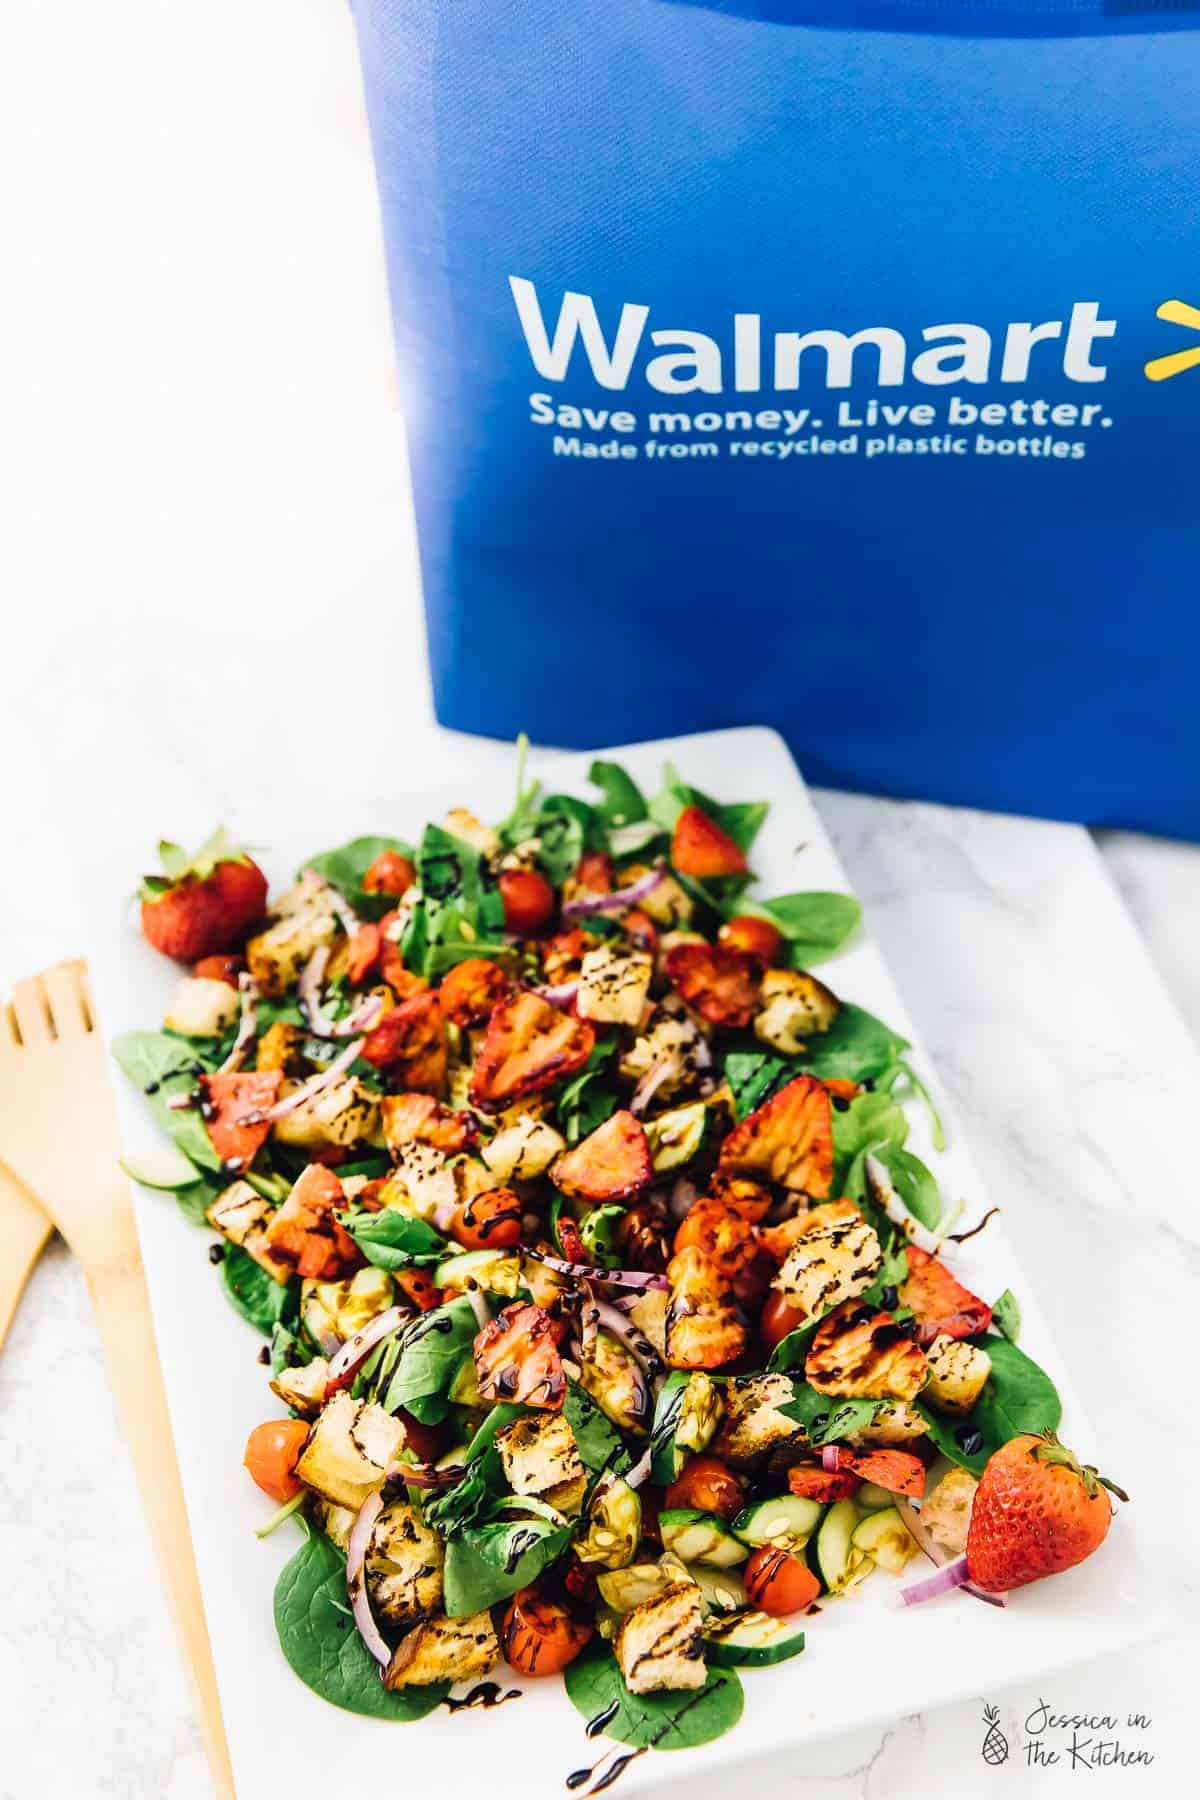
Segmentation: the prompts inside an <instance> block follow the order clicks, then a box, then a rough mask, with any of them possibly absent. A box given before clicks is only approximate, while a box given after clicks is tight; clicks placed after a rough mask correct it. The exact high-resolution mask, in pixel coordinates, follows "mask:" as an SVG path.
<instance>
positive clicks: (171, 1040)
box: [112, 1031, 221, 1170]
mask: <svg viewBox="0 0 1200 1800" xmlns="http://www.w3.org/2000/svg"><path fill="white" fill-rule="evenodd" d="M112 1053H113V1056H114V1057H115V1058H116V1061H117V1064H118V1066H119V1067H120V1069H121V1071H122V1073H123V1074H125V1075H127V1076H128V1078H129V1080H130V1081H132V1082H133V1084H134V1086H135V1087H138V1088H140V1089H141V1090H142V1093H143V1094H144V1095H145V1097H146V1099H147V1100H148V1101H149V1103H150V1110H151V1111H152V1112H153V1114H154V1117H155V1119H156V1120H157V1121H158V1123H159V1125H161V1126H162V1128H163V1130H164V1131H165V1132H167V1133H168V1134H169V1136H170V1138H171V1141H172V1142H173V1143H174V1144H175V1145H176V1146H177V1148H178V1149H180V1150H182V1151H183V1154H184V1155H185V1156H186V1157H188V1158H190V1160H191V1161H192V1162H194V1163H196V1164H198V1165H199V1167H200V1168H201V1169H213V1170H219V1169H220V1167H221V1159H220V1157H219V1156H218V1155H217V1153H216V1151H215V1150H214V1149H213V1147H212V1140H211V1139H210V1137H209V1135H208V1127H207V1126H206V1125H205V1123H204V1120H203V1119H202V1118H201V1116H200V1112H199V1109H198V1108H191V1109H189V1110H188V1111H186V1112H175V1111H172V1109H171V1108H170V1107H169V1106H168V1105H167V1101H168V1100H170V1099H177V1098H178V1097H179V1096H180V1095H181V1094H187V1093H190V1092H191V1090H192V1089H193V1088H194V1087H195V1085H196V1075H197V1061H198V1060H200V1061H201V1062H204V1063H205V1066H208V1061H209V1060H211V1051H209V1052H208V1056H207V1058H206V1056H205V1054H204V1053H203V1052H202V1053H201V1054H200V1057H199V1059H198V1056H197V1044H196V1040H192V1041H191V1042H189V1041H188V1040H187V1039H185V1038H179V1037H173V1036H172V1035H171V1034H170V1033H169V1032H165V1031H124V1032H122V1033H121V1035H120V1037H118V1038H115V1039H114V1040H113V1046H112Z"/></svg>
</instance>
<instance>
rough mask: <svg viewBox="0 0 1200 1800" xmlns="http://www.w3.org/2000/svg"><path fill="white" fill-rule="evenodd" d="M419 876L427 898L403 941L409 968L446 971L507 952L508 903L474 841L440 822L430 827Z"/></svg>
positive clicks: (419, 859)
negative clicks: (467, 960) (469, 960)
mask: <svg viewBox="0 0 1200 1800" xmlns="http://www.w3.org/2000/svg"><path fill="white" fill-rule="evenodd" d="M417 880H418V882H419V884H420V889H421V898H420V900H419V901H418V902H417V904H416V906H415V907H414V908H413V910H412V913H411V915H410V916H409V920H408V924H407V926H406V927H405V930H404V936H403V938H402V939H401V943H400V949H401V952H402V954H403V957H404V961H405V964H406V966H407V967H408V968H410V969H412V970H414V971H415V972H416V973H417V974H420V975H425V976H436V975H444V974H445V972H446V970H447V969H449V968H452V967H453V965H454V964H455V963H456V962H462V961H463V960H464V958H466V957H470V956H498V955H499V954H500V953H501V952H502V951H503V950H504V948H505V944H504V940H503V937H502V936H501V933H502V932H503V929H504V902H503V901H502V900H501V898H500V893H499V890H498V889H497V888H496V887H494V886H492V885H491V884H490V883H489V882H488V880H487V879H486V872H485V869H484V865H483V858H482V857H481V856H480V854H479V852H478V851H477V850H476V849H475V848H474V847H473V846H472V845H471V844H468V843H467V842H466V841H465V840H464V839H463V838H457V837H455V836H454V834H453V833H452V832H449V831H444V830H443V829H442V827H441V826H440V825H427V826H426V827H425V830H424V832H423V833H422V836H421V843H420V848H419V849H418V851H417Z"/></svg>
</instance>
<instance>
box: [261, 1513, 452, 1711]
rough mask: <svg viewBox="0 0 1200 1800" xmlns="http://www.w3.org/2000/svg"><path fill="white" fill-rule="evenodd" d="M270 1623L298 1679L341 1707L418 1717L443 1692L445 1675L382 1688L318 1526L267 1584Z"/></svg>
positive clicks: (341, 1567) (338, 1563)
mask: <svg viewBox="0 0 1200 1800" xmlns="http://www.w3.org/2000/svg"><path fill="white" fill-rule="evenodd" d="M275 1629H276V1631H277V1632H278V1634H279V1647H280V1649H281V1650H282V1651H283V1654H284V1655H285V1656H286V1658H287V1660H288V1662H289V1663H290V1664H291V1666H292V1668H293V1669H294V1671H295V1673H296V1674H297V1675H298V1676H299V1677H300V1679H301V1681H302V1682H303V1683H304V1685H305V1686H306V1687H310V1688H311V1689H312V1691H313V1693H314V1694H319V1695H320V1696H321V1698H322V1700H328V1701H329V1702H330V1704H331V1705H332V1706H340V1707H342V1709H343V1710H344V1711H345V1712H353V1713H364V1714H366V1715H367V1717H369V1718H373V1719H399V1720H405V1719H423V1718H424V1717H425V1715H426V1714H427V1713H431V1712H432V1711H433V1709H434V1707H435V1706H438V1705H439V1704H440V1703H441V1701H442V1700H443V1699H444V1698H445V1696H446V1695H447V1694H448V1693H449V1692H450V1683H449V1682H448V1681H442V1682H435V1683H433V1684H431V1685H430V1686H429V1687H417V1688H401V1689H399V1691H398V1692H396V1693H394V1694H392V1693H389V1692H388V1690H387V1689H386V1688H385V1687H384V1685H383V1683H382V1681H381V1680H380V1678H379V1667H378V1665H377V1663H376V1662H375V1659H374V1657H373V1656H372V1655H371V1653H370V1651H369V1650H368V1649H367V1647H366V1645H365V1644H364V1643H363V1641H362V1639H361V1638H360V1637H359V1635H358V1632H357V1630H356V1629H355V1625H354V1620H353V1618H352V1617H351V1614H350V1608H349V1604H348V1602H347V1599H346V1559H345V1558H344V1556H343V1555H342V1553H341V1551H340V1550H338V1549H337V1548H336V1546H335V1545H333V1544H331V1543H330V1541H329V1539H328V1538H326V1537H322V1536H320V1534H319V1533H316V1532H314V1533H313V1535H312V1536H311V1537H309V1538H308V1539H306V1541H305V1542H304V1543H303V1544H301V1546H300V1548H299V1550H297V1552H296V1554H295V1556H293V1557H292V1559H291V1561H290V1562H289V1563H288V1564H287V1565H286V1566H285V1567H284V1569H283V1570H282V1572H281V1574H280V1576H279V1580H278V1581H277V1582H276V1584H275Z"/></svg>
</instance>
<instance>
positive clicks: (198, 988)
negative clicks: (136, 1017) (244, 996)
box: [163, 975, 241, 1037]
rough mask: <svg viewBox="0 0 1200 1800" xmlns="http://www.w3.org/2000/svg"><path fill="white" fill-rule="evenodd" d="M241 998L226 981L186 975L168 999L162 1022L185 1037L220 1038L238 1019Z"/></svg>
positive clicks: (170, 1029) (168, 1028)
mask: <svg viewBox="0 0 1200 1800" xmlns="http://www.w3.org/2000/svg"><path fill="white" fill-rule="evenodd" d="M240 1010H241V1001H240V999H239V997H238V991H237V989H236V988H232V987H230V985H229V983H228V982H227V981H208V980H206V979H205V978H204V977H203V976H199V975H185V976H184V978H183V980H182V981H181V982H180V983H179V986H178V987H177V988H176V989H175V992H174V994H173V996H172V998H171V1008H170V1011H169V1012H168V1013H167V1016H166V1018H165V1019H164V1020H163V1024H164V1025H165V1026H166V1027H167V1030H168V1031H181V1032H182V1033H183V1035H184V1036H185V1037H220V1035H221V1033H222V1032H223V1031H228V1029H229V1027H230V1026H231V1025H232V1024H233V1023H234V1022H235V1020H236V1019H237V1016H238V1013H239V1011H240Z"/></svg>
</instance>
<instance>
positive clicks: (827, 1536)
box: [816, 1500, 874, 1594]
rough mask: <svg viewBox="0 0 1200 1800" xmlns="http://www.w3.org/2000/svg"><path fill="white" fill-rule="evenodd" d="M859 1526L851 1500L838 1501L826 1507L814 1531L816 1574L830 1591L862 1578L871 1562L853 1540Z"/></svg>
mask: <svg viewBox="0 0 1200 1800" xmlns="http://www.w3.org/2000/svg"><path fill="white" fill-rule="evenodd" d="M858 1526H859V1517H858V1512H857V1510H856V1508H855V1505H854V1502H853V1500H838V1501H835V1503H834V1504H833V1505H832V1506H831V1507H830V1508H829V1511H828V1512H827V1513H826V1514H825V1517H824V1518H823V1519H822V1521H821V1528H820V1530H819V1531H818V1532H817V1537H816V1549H817V1573H818V1574H819V1575H820V1577H821V1580H822V1581H823V1582H824V1583H825V1587H826V1590H827V1591H828V1592H829V1593H831V1594H844V1593H845V1592H846V1590H847V1589H848V1588H851V1587H855V1586H857V1584H858V1583H859V1582H860V1581H865V1579H866V1577H867V1576H868V1575H869V1574H870V1573H871V1570H872V1568H873V1567H874V1564H873V1562H872V1560H871V1558H870V1556H869V1555H868V1554H867V1552H866V1551H865V1550H864V1549H863V1548H862V1547H861V1545H856V1544H855V1542H854V1533H855V1531H856V1530H857V1529H858Z"/></svg>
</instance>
